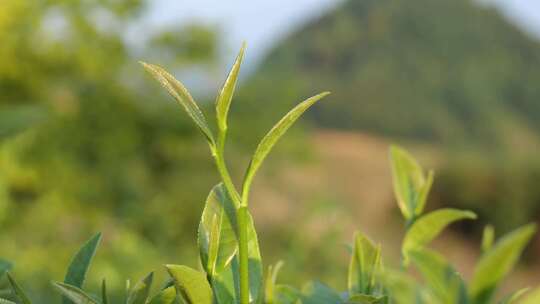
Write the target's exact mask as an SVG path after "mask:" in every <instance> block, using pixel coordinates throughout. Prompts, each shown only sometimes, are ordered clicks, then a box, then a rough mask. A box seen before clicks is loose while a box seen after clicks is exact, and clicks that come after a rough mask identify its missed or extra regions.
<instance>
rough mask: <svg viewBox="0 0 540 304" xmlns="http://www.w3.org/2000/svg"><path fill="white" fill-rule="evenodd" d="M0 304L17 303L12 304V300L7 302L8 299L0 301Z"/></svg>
mask: <svg viewBox="0 0 540 304" xmlns="http://www.w3.org/2000/svg"><path fill="white" fill-rule="evenodd" d="M0 304H17V303H15V302H11V301H10V300H6V299H0Z"/></svg>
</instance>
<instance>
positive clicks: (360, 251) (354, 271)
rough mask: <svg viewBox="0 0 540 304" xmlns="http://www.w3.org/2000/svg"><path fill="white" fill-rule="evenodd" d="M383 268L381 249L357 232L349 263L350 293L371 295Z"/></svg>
mask: <svg viewBox="0 0 540 304" xmlns="http://www.w3.org/2000/svg"><path fill="white" fill-rule="evenodd" d="M381 266H382V265H381V247H380V246H375V244H373V242H372V241H371V240H369V239H368V238H367V237H366V236H365V235H363V234H362V233H360V232H356V233H355V237H354V246H353V252H352V254H351V260H350V263H349V278H348V288H349V293H350V294H368V295H369V294H371V293H372V292H373V291H374V289H375V278H376V275H377V273H378V272H379V271H380V270H381Z"/></svg>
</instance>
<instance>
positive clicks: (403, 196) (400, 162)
mask: <svg viewBox="0 0 540 304" xmlns="http://www.w3.org/2000/svg"><path fill="white" fill-rule="evenodd" d="M390 163H391V167H392V180H393V185H394V194H395V196H396V200H397V203H398V206H399V209H400V210H401V213H402V214H403V216H404V217H405V219H407V220H408V221H411V220H413V219H414V218H415V217H417V216H420V215H421V214H422V212H423V210H424V206H425V204H426V200H427V196H428V194H429V191H430V189H431V185H432V184H433V172H432V171H430V172H429V174H428V177H427V178H426V177H425V175H424V172H423V170H422V167H420V165H419V164H418V162H417V161H416V160H415V159H414V158H413V157H412V156H411V155H410V154H409V153H408V152H407V151H405V150H404V149H402V148H400V147H398V146H392V147H390Z"/></svg>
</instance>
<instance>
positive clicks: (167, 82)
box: [141, 62, 214, 146]
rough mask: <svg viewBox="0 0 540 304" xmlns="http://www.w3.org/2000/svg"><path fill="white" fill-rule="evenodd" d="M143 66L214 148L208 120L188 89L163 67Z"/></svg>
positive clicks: (143, 63)
mask: <svg viewBox="0 0 540 304" xmlns="http://www.w3.org/2000/svg"><path fill="white" fill-rule="evenodd" d="M141 64H142V65H143V67H144V68H145V69H146V70H147V71H148V72H149V73H150V74H151V75H152V76H153V77H154V78H155V79H156V80H157V81H158V82H159V83H160V84H161V85H162V86H163V87H164V88H165V89H167V91H168V92H169V94H171V96H172V97H174V99H176V101H177V102H178V103H179V104H180V105H181V106H182V107H183V108H184V110H185V111H186V112H187V114H188V115H189V116H190V117H191V119H193V121H194V122H195V124H196V125H197V127H199V129H200V130H201V132H202V133H203V134H204V136H205V137H206V139H207V140H208V142H209V143H210V144H211V146H214V136H213V135H212V131H210V128H209V127H208V123H207V122H206V118H205V117H204V114H203V113H202V111H201V109H199V106H197V103H196V102H195V100H193V97H191V94H189V92H188V90H187V89H186V87H184V85H183V84H182V83H181V82H180V81H178V80H177V79H176V78H174V76H172V75H171V74H169V73H168V72H167V71H165V70H164V69H163V68H162V67H160V66H157V65H155V64H149V63H146V62H141Z"/></svg>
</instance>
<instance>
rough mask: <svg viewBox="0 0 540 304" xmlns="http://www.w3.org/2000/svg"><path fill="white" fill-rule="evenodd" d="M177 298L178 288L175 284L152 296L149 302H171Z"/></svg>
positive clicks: (161, 303) (165, 303) (157, 303)
mask: <svg viewBox="0 0 540 304" xmlns="http://www.w3.org/2000/svg"><path fill="white" fill-rule="evenodd" d="M175 299H176V289H175V288H174V286H171V287H167V288H165V289H163V290H162V291H160V292H159V293H158V294H157V295H155V296H154V297H152V299H151V300H150V302H148V304H171V303H173V302H174V300H175Z"/></svg>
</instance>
